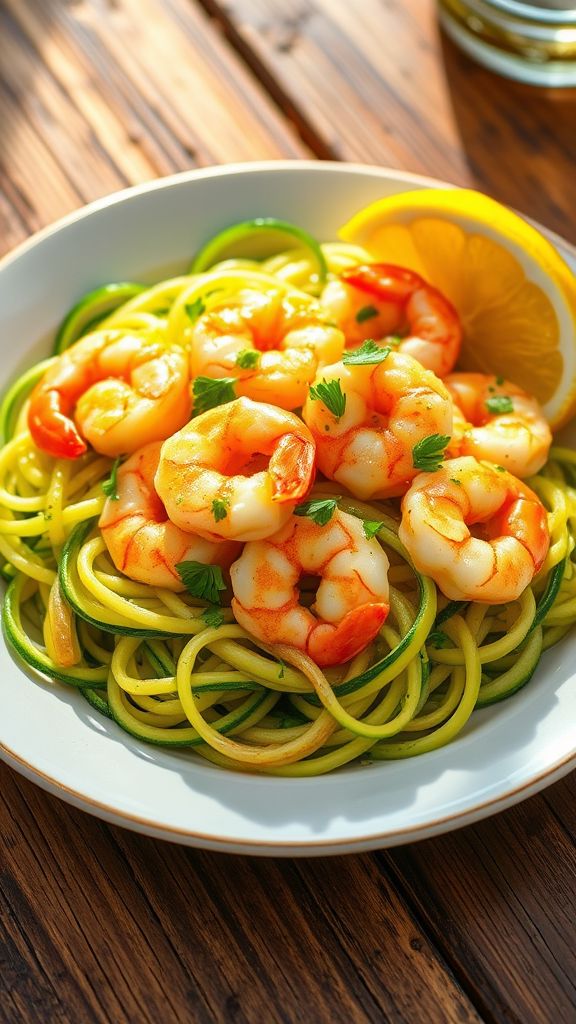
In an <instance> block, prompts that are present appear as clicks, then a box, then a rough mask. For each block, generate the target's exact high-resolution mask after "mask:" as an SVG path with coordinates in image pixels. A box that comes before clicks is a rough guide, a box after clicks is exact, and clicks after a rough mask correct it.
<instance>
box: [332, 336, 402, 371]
mask: <svg viewBox="0 0 576 1024" xmlns="http://www.w3.org/2000/svg"><path fill="white" fill-rule="evenodd" d="M391 351H392V349H391V348H390V346H389V345H388V346H386V347H383V346H382V345H377V344H376V342H375V341H372V339H371V338H370V339H369V340H368V341H365V342H364V344H363V345H362V346H361V347H360V348H357V349H353V350H352V351H348V352H345V353H344V355H343V356H342V362H343V363H344V365H345V366H372V365H376V364H377V363H383V362H384V360H385V359H387V358H388V356H389V355H390V352H391Z"/></svg>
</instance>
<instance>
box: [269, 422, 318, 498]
mask: <svg viewBox="0 0 576 1024" xmlns="http://www.w3.org/2000/svg"><path fill="white" fill-rule="evenodd" d="M315 458H316V445H315V444H314V441H313V440H312V435H310V439H309V440H308V439H307V438H305V437H298V436H297V435H296V434H285V435H284V437H281V438H280V441H279V442H278V444H277V446H276V450H275V451H274V454H273V455H272V458H271V459H270V463H269V466H268V470H269V472H270V474H271V476H272V496H273V500H274V501H278V502H284V501H298V500H299V499H300V498H303V497H304V496H305V495H306V494H307V493H308V491H309V490H310V488H311V486H312V484H313V482H314V469H315Z"/></svg>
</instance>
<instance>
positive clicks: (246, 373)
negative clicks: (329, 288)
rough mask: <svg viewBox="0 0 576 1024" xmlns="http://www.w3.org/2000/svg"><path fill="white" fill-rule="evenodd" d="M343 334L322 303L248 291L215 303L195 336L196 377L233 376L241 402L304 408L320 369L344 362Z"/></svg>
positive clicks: (193, 359)
mask: <svg viewBox="0 0 576 1024" xmlns="http://www.w3.org/2000/svg"><path fill="white" fill-rule="evenodd" d="M343 349H344V335H343V334H342V332H341V331H340V330H339V329H338V328H337V327H335V326H334V325H333V324H330V323H327V322H326V316H325V314H324V313H323V310H322V309H321V307H320V306H319V305H318V303H316V302H314V301H313V300H311V299H309V298H307V297H306V296H300V295H298V294H296V293H294V294H292V293H288V294H287V295H286V294H283V293H282V292H280V291H274V290H269V291H265V292H262V291H256V289H251V288H243V289H241V290H240V291H238V292H237V293H236V294H234V295H232V296H228V297H226V298H222V299H220V300H219V301H218V302H216V303H213V304H211V307H210V309H209V311H207V312H206V313H203V314H202V315H201V316H200V317H199V318H198V320H197V321H196V323H195V324H194V326H193V327H192V329H191V332H190V370H191V374H192V377H198V376H206V377H212V378H219V377H233V378H235V379H236V384H235V392H236V394H237V395H238V397H246V398H252V399H253V400H254V401H257V402H273V404H274V405H277V406H279V407H280V408H281V409H297V408H300V406H301V405H302V403H303V402H304V399H305V398H306V394H307V391H308V384H310V382H311V381H312V380H314V376H315V374H316V370H317V368H318V366H320V365H323V364H324V363H332V362H334V361H335V360H336V359H339V358H340V356H341V354H342V352H343Z"/></svg>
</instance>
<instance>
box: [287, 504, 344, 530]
mask: <svg viewBox="0 0 576 1024" xmlns="http://www.w3.org/2000/svg"><path fill="white" fill-rule="evenodd" d="M339 500H340V499H339V498H325V499H320V500H316V501H315V500H313V501H304V502H303V503H302V504H301V505H296V508H295V509H294V515H295V516H308V519H311V520H312V522H314V523H316V525H317V526H326V523H329V522H330V520H331V519H332V516H333V515H334V513H335V511H336V509H337V508H338V502H339Z"/></svg>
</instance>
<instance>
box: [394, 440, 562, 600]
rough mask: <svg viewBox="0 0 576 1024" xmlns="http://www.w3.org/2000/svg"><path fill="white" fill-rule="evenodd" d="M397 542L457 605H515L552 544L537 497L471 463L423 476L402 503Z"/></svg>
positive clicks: (452, 462) (457, 462)
mask: <svg viewBox="0 0 576 1024" xmlns="http://www.w3.org/2000/svg"><path fill="white" fill-rule="evenodd" d="M399 536H400V540H401V541H402V543H403V544H404V546H405V547H406V549H407V550H408V553H409V555H410V557H411V558H412V561H413V562H414V565H415V566H416V568H417V569H418V570H419V571H420V572H423V573H426V574H427V575H428V576H431V577H432V579H433V580H435V581H436V583H437V584H438V586H439V587H440V590H441V591H442V593H444V594H445V595H446V597H449V598H451V599H452V600H454V601H483V602H488V603H490V604H503V603H505V602H506V601H514V600H515V599H516V598H517V597H519V595H520V594H521V593H522V591H523V590H525V588H526V587H527V586H528V584H529V583H530V582H531V580H532V579H533V577H534V575H535V574H536V573H537V572H538V570H539V568H540V566H541V565H542V563H543V561H544V559H545V557H546V553H547V551H548V545H549V543H550V538H549V533H548V525H547V515H546V510H545V508H544V506H543V505H542V504H541V502H540V501H539V499H538V498H537V496H536V495H535V494H534V493H533V491H531V490H530V489H529V488H528V487H527V486H526V485H525V484H523V483H522V482H521V481H520V480H517V479H516V477H514V476H512V475H511V474H510V473H507V472H506V471H505V470H502V471H499V470H498V469H497V468H495V467H493V466H490V465H488V464H487V463H485V462H484V463H482V462H478V460H477V459H475V458H473V457H472V456H464V457H462V458H459V459H449V460H448V461H446V462H445V463H444V464H443V465H442V466H441V468H440V469H438V470H437V471H436V472H435V473H421V474H420V476H417V477H416V479H415V480H414V481H413V483H412V486H411V487H410V489H409V491H408V492H407V494H405V496H404V499H403V501H402V522H401V525H400V532H399Z"/></svg>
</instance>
